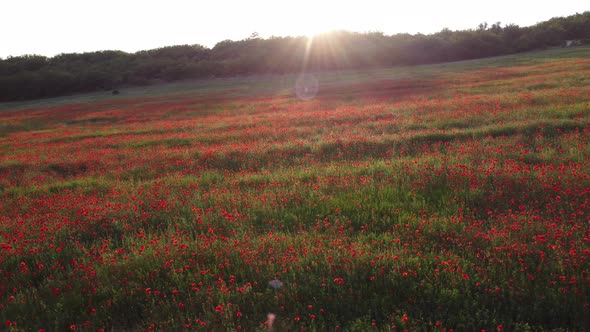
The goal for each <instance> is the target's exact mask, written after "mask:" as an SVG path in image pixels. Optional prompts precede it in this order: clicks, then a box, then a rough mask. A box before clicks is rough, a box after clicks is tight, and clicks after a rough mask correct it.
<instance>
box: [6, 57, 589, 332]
mask: <svg viewBox="0 0 590 332" xmlns="http://www.w3.org/2000/svg"><path fill="white" fill-rule="evenodd" d="M425 68H430V67H425ZM437 68H439V70H433V71H431V72H430V71H427V70H425V73H422V74H420V75H418V74H417V75H414V76H412V75H410V76H403V77H393V76H392V77H391V78H390V79H387V77H385V76H386V75H384V76H383V77H379V79H370V77H369V78H367V77H365V78H364V79H363V80H357V81H355V80H347V81H344V82H342V83H341V84H330V85H322V76H321V74H318V77H319V82H320V88H319V93H318V95H317V96H315V98H313V99H311V100H299V99H297V98H296V97H294V96H293V94H292V93H280V94H273V93H270V92H268V91H266V90H264V91H262V92H260V93H252V94H243V93H242V94H240V93H233V92H232V91H225V92H224V91H221V90H220V91H217V92H214V93H209V94H191V93H188V92H186V93H182V94H164V95H159V96H143V97H133V98H126V97H125V96H124V91H123V93H122V96H121V97H117V98H113V99H109V100H102V101H96V102H93V103H75V104H63V105H54V106H48V107H37V108H29V109H19V110H11V109H8V110H4V111H0V319H1V321H0V323H1V326H0V330H2V331H69V330H77V331H151V330H154V331H184V330H188V331H190V330H193V331H269V330H271V329H272V330H273V331H340V330H342V331H373V330H375V331H391V330H394V331H413V330H414V331H424V330H426V331H451V330H454V331H481V330H485V331H501V330H505V331H541V330H560V331H566V330H572V331H574V330H575V331H588V327H589V326H590V261H589V260H590V50H587V51H586V52H585V53H584V52H581V53H580V55H579V56H576V57H567V58H553V57H547V58H542V59H537V60H536V61H530V62H527V61H521V62H518V61H511V62H506V63H505V64H503V63H502V62H500V63H498V64H496V65H494V66H489V67H486V66H480V67H477V66H473V67H468V68H465V67H462V66H459V65H457V66H449V67H437Z"/></svg>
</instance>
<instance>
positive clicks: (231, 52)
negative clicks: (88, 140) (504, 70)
mask: <svg viewBox="0 0 590 332" xmlns="http://www.w3.org/2000/svg"><path fill="white" fill-rule="evenodd" d="M566 40H583V41H584V42H586V43H587V42H588V41H589V40H590V11H587V12H584V13H582V14H575V15H572V16H568V17H558V18H552V19H550V20H548V21H545V22H541V23H538V24H536V25H534V26H530V27H519V26H518V25H514V24H509V25H504V26H502V25H501V23H499V22H498V23H495V24H492V25H488V24H486V23H483V24H480V25H479V26H478V27H477V28H476V29H470V30H462V31H451V30H448V29H443V30H442V31H440V32H437V33H434V34H430V35H423V34H416V35H410V34H396V35H391V36H388V35H384V34H383V33H379V32H370V33H353V32H346V31H336V32H331V33H327V34H323V35H319V36H316V37H315V38H314V39H313V40H311V41H310V40H308V38H306V37H271V38H268V39H262V38H258V36H257V35H256V34H253V35H252V36H251V37H250V38H248V39H244V40H240V41H230V40H226V41H222V42H220V43H218V44H217V45H215V47H213V48H211V49H209V48H206V47H203V46H200V45H181V46H170V47H163V48H159V49H154V50H148V51H140V52H136V53H126V52H122V51H99V52H90V53H81V54H78V53H72V54H60V55H57V56H54V57H51V58H48V57H44V56H40V55H25V56H18V57H9V58H7V59H4V60H2V59H0V101H13V100H25V99H36V98H44V97H52V96H59V95H66V94H71V93H76V92H88V91H97V90H111V89H118V88H120V87H124V86H135V85H146V84H153V83H158V82H170V81H177V80H183V79H195V78H209V77H227V76H237V75H247V74H271V73H274V74H280V73H289V72H299V71H302V70H307V71H318V70H331V69H347V68H367V67H380V66H396V65H415V64H425V63H436V62H446V61H455V60H465V59H474V58H481V57H487V56H494V55H502V54H510V53H517V52H523V51H529V50H535V49H542V48H546V47H553V46H560V45H563V44H564V42H565V41H566Z"/></svg>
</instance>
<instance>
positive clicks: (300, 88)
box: [295, 74, 320, 100]
mask: <svg viewBox="0 0 590 332" xmlns="http://www.w3.org/2000/svg"><path fill="white" fill-rule="evenodd" d="M319 88H320V83H319V81H318V79H317V78H316V77H315V76H314V75H312V74H301V75H299V77H298V78H297V81H295V94H296V95H297V98H299V99H303V100H310V99H313V98H314V97H315V96H316V95H317V94H318V91H319Z"/></svg>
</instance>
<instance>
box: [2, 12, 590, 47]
mask: <svg viewBox="0 0 590 332" xmlns="http://www.w3.org/2000/svg"><path fill="white" fill-rule="evenodd" d="M587 10H590V3H589V2H588V1H587V0H586V1H581V0H561V1H550V0H537V1H529V0H526V1H519V0H492V1H489V0H488V1H476V0H405V1H397V0H389V1H387V0H359V1H346V0H335V1H331V0H330V1H322V0H294V1H283V0H274V1H273V0H247V1H235V0H234V1H230V0H207V1H196V0H193V1H189V0H100V1H97V0H0V57H2V58H6V57H7V56H9V55H12V56H17V55H22V54H41V55H46V56H53V55H56V54H59V53H72V52H89V51H97V50H107V49H108V50H122V51H126V52H135V51H138V50H145V49H151V48H157V47H162V46H171V45H180V44H201V45H204V46H208V47H213V46H214V45H215V44H216V43H217V42H219V41H222V40H225V39H232V40H240V39H244V38H247V37H248V36H250V34H251V33H253V32H255V31H256V32H258V33H259V35H260V37H264V38H267V37H270V36H273V35H274V36H285V35H290V36H300V35H310V34H314V33H318V32H323V31H326V30H332V29H345V30H349V31H358V32H366V31H381V32H383V33H385V34H388V35H390V34H395V33H403V32H408V33H412V34H414V33H417V32H421V33H425V34H427V33H433V32H437V31H440V30H441V29H442V28H445V27H446V28H449V29H451V30H459V29H470V28H476V27H477V25H478V24H479V23H481V22H484V21H486V22H488V23H489V24H492V23H495V22H497V21H501V22H502V23H503V24H506V23H514V24H518V25H520V26H528V25H533V24H535V23H537V22H540V21H544V20H547V19H549V18H552V17H556V16H567V15H572V14H575V13H576V12H579V13H581V12H584V11H587Z"/></svg>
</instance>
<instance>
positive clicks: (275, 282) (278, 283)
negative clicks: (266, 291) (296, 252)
mask: <svg viewBox="0 0 590 332" xmlns="http://www.w3.org/2000/svg"><path fill="white" fill-rule="evenodd" d="M268 285H269V286H270V287H272V288H274V289H279V288H281V287H283V282H282V281H280V280H278V279H276V278H275V279H273V280H271V281H269V282H268Z"/></svg>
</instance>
